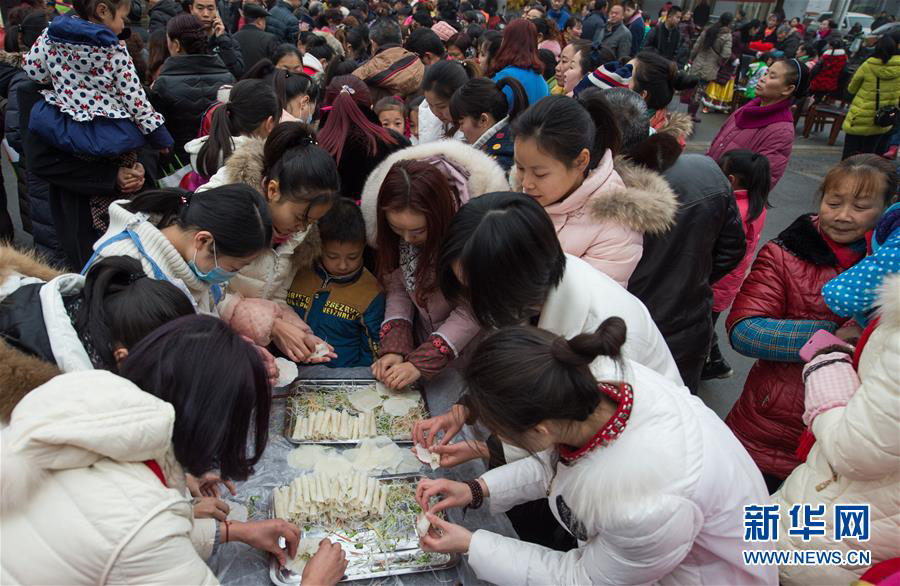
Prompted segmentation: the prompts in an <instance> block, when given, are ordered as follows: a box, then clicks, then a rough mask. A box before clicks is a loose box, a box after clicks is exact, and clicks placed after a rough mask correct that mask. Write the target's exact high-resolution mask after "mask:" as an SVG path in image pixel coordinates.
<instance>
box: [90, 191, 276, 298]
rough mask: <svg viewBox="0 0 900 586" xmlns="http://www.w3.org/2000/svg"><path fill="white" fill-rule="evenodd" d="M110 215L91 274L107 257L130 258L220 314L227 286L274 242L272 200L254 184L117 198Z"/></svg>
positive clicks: (95, 254)
mask: <svg viewBox="0 0 900 586" xmlns="http://www.w3.org/2000/svg"><path fill="white" fill-rule="evenodd" d="M109 216H110V222H109V229H108V230H107V231H106V234H104V235H103V236H102V237H101V238H100V239H99V240H98V241H97V242H96V243H95V244H94V255H93V256H92V257H91V259H90V260H89V261H88V264H87V266H86V267H85V271H87V270H88V269H89V268H90V266H91V265H92V264H93V263H94V262H96V261H97V260H99V259H101V258H104V257H107V256H130V257H132V258H135V259H137V260H139V261H140V262H141V266H142V267H143V268H144V273H146V274H147V276H148V277H151V278H153V279H158V280H161V281H169V282H170V283H172V284H174V285H176V286H178V287H179V288H180V289H181V290H182V291H184V292H185V293H187V294H188V295H189V296H190V297H191V298H192V299H193V301H194V304H195V306H196V307H197V309H198V310H199V311H202V312H204V313H215V312H216V305H217V303H219V302H220V301H222V299H223V298H224V292H223V290H222V286H223V285H224V284H225V283H227V282H228V281H229V280H230V279H231V278H232V277H234V276H235V275H236V274H237V272H238V271H239V270H241V269H242V268H243V267H244V266H246V265H248V264H249V263H251V262H252V261H253V259H255V258H256V257H257V256H259V254H260V253H261V252H262V251H263V249H264V248H265V247H266V246H269V243H270V241H271V239H272V216H271V214H270V213H269V208H268V206H267V205H266V201H265V200H264V199H263V198H262V196H261V195H259V193H258V192H257V191H256V190H255V189H252V188H250V187H248V186H246V185H226V186H223V187H219V188H216V189H211V190H209V191H207V192H205V193H203V194H191V193H189V192H184V191H181V190H177V189H168V190H159V191H147V192H144V193H140V194H138V195H136V196H134V198H133V199H131V200H130V201H129V200H119V201H117V202H114V203H112V204H111V205H110V206H109Z"/></svg>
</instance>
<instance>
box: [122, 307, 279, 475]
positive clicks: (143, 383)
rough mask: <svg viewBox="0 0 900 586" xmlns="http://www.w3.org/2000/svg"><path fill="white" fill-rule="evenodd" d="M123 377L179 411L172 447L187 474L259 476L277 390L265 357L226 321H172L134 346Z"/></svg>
mask: <svg viewBox="0 0 900 586" xmlns="http://www.w3.org/2000/svg"><path fill="white" fill-rule="evenodd" d="M198 365H203V368H198ZM120 374H121V375H122V376H123V377H125V378H127V379H128V380H130V381H131V382H133V383H134V384H136V385H137V386H138V387H140V388H141V389H142V390H144V391H145V392H147V393H150V394H151V395H154V396H155V397H158V398H160V399H162V400H163V401H166V402H167V403H170V404H171V405H172V407H173V408H174V409H175V429H174V430H173V432H172V444H173V445H174V448H175V458H176V459H177V460H178V462H179V463H180V464H181V465H182V466H183V467H184V468H185V470H187V471H188V472H190V473H191V474H193V475H194V476H200V475H202V474H204V473H206V472H209V471H210V470H213V469H216V468H218V469H219V471H220V473H221V475H222V477H223V478H228V479H233V480H243V479H245V478H247V477H248V476H249V475H250V474H251V473H252V472H253V466H254V465H255V464H256V463H257V462H258V461H259V459H260V458H261V457H262V454H263V450H264V449H265V447H266V442H267V441H268V438H269V411H270V409H271V401H272V399H271V391H270V387H269V382H268V377H267V375H266V368H265V366H264V365H263V361H262V358H261V357H260V354H259V352H258V351H257V349H256V348H254V347H253V345H252V344H250V343H248V342H246V341H245V340H243V339H242V338H241V336H240V335H238V334H237V333H235V332H234V330H232V329H231V328H229V327H228V326H227V325H225V322H223V321H222V320H220V319H218V318H214V317H210V316H205V315H194V316H189V317H182V318H179V319H177V320H175V321H172V322H169V323H167V324H166V325H164V326H162V327H160V328H158V329H157V330H156V331H154V332H153V333H151V334H150V335H148V336H147V337H145V338H144V339H143V340H141V342H139V343H138V344H137V345H136V346H135V347H134V348H132V349H131V351H130V352H129V354H128V357H127V358H126V359H125V360H124V361H123V363H122V367H121V369H120ZM251 435H252V436H253V447H252V449H250V452H249V455H248V440H249V439H250V436H251Z"/></svg>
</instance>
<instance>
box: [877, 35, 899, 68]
mask: <svg viewBox="0 0 900 586" xmlns="http://www.w3.org/2000/svg"><path fill="white" fill-rule="evenodd" d="M896 54H897V41H896V40H895V38H894V37H892V36H891V35H881V38H880V39H878V42H877V43H875V51H874V52H873V53H872V57H874V58H876V59H881V61H882V62H883V63H884V64H885V65H887V62H888V61H890V60H891V57H893V56H894V55H896Z"/></svg>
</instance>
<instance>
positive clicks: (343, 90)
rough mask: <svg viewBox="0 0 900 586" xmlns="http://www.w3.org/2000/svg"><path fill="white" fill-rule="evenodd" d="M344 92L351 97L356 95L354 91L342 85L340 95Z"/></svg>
mask: <svg viewBox="0 0 900 586" xmlns="http://www.w3.org/2000/svg"><path fill="white" fill-rule="evenodd" d="M344 92H347V93H348V94H350V95H353V94H355V93H356V90H354V89H353V88H352V87H350V86H349V85H343V86H341V93H344Z"/></svg>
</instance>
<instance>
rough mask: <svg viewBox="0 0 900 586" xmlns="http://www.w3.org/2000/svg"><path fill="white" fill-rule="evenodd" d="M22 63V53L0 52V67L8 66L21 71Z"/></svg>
mask: <svg viewBox="0 0 900 586" xmlns="http://www.w3.org/2000/svg"><path fill="white" fill-rule="evenodd" d="M24 62H25V55H24V54H23V53H10V52H8V51H3V50H0V65H9V66H10V67H15V68H17V69H22V64H23V63H24Z"/></svg>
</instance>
